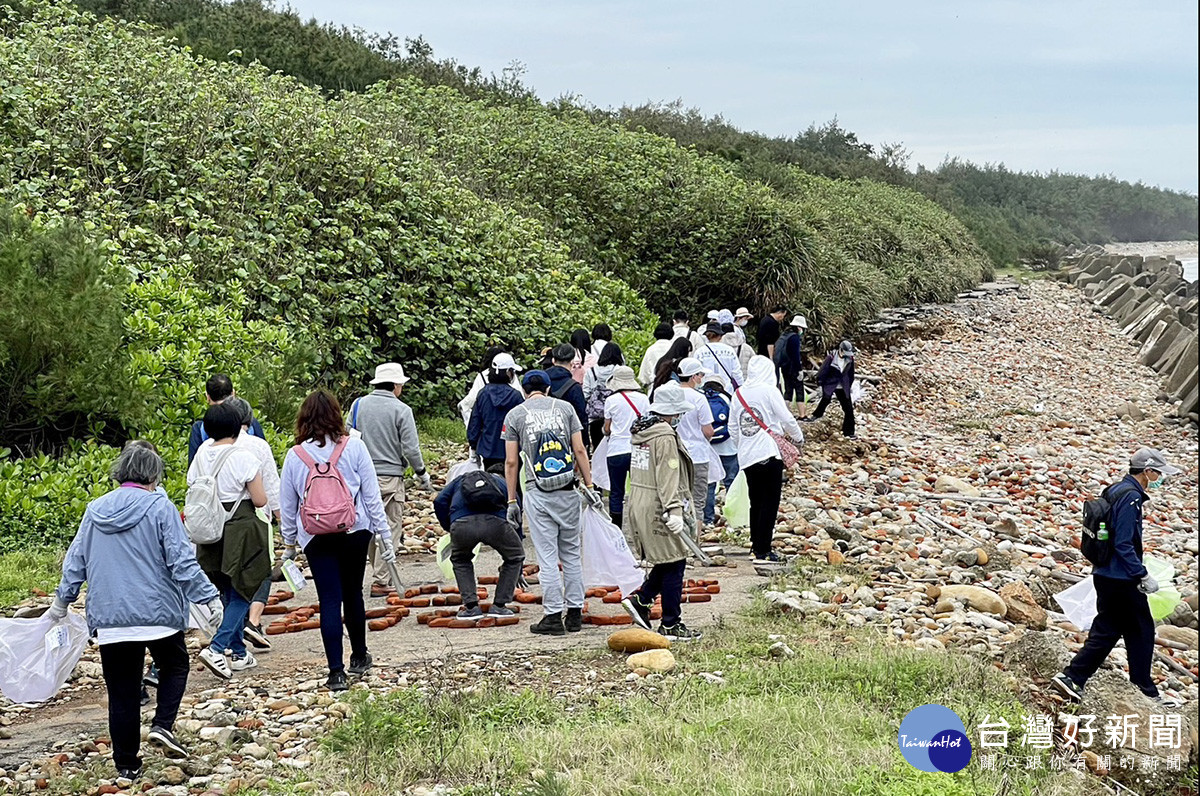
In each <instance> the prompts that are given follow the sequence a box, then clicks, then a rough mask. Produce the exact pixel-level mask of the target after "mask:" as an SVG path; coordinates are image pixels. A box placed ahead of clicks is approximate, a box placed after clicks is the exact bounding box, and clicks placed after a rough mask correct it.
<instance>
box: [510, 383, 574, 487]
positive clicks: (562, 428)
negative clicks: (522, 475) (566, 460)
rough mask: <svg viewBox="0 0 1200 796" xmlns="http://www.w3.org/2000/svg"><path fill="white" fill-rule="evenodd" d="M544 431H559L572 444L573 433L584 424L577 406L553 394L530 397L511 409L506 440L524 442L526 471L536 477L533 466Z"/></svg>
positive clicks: (522, 447)
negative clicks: (539, 437)
mask: <svg viewBox="0 0 1200 796" xmlns="http://www.w3.org/2000/svg"><path fill="white" fill-rule="evenodd" d="M543 431H552V432H554V433H556V434H558V435H559V436H561V437H562V439H563V442H564V443H566V445H567V447H568V448H569V447H570V445H571V435H572V434H575V433H576V432H582V431H583V424H582V423H580V422H579V415H578V414H576V413H575V407H573V406H571V404H569V403H567V402H566V401H560V400H559V399H557V398H551V397H549V396H547V397H537V398H529V399H527V400H526V401H525V403H523V404H521V405H520V406H515V407H513V408H512V409H510V410H509V412H508V414H507V415H505V417H504V432H503V434H502V436H503V437H504V441H505V442H515V443H517V444H518V445H519V446H520V448H521V458H522V459H524V460H525V472H526V473H527V474H528V476H529V478H530V480H533V479H534V477H535V476H534V473H533V469H532V468H533V463H534V462H535V461H536V460H537V456H538V435H540V434H541V433H542V432H543Z"/></svg>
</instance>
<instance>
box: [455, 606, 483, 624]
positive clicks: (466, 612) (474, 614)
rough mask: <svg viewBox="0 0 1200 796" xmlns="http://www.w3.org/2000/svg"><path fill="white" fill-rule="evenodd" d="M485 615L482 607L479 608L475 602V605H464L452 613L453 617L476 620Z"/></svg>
mask: <svg viewBox="0 0 1200 796" xmlns="http://www.w3.org/2000/svg"><path fill="white" fill-rule="evenodd" d="M485 616H487V614H485V613H484V612H483V609H482V608H480V607H479V605H478V603H477V604H475V605H464V606H463V607H462V608H459V609H458V613H457V614H455V615H454V618H455V619H469V620H471V621H478V620H480V619H483V617H485Z"/></svg>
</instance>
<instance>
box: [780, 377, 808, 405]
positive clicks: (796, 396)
mask: <svg viewBox="0 0 1200 796" xmlns="http://www.w3.org/2000/svg"><path fill="white" fill-rule="evenodd" d="M781 373H782V374H783V400H785V401H803V400H804V379H803V378H801V375H800V371H799V370H784V371H781Z"/></svg>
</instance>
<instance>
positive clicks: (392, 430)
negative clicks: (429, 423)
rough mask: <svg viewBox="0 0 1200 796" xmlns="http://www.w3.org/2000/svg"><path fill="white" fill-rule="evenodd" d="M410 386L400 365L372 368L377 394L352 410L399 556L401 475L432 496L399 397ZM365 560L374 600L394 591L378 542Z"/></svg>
mask: <svg viewBox="0 0 1200 796" xmlns="http://www.w3.org/2000/svg"><path fill="white" fill-rule="evenodd" d="M406 383H408V377H407V376H405V375H404V368H403V367H402V366H401V365H400V363H398V362H385V363H383V364H382V365H380V366H379V367H377V368H375V378H373V379H371V385H372V386H373V387H374V388H375V390H374V391H373V392H371V393H369V394H367V395H364V396H362V397H360V398H356V399H355V400H354V403H352V404H351V405H350V428H351V429H353V430H356V431H358V432H359V433H360V434H361V435H362V441H363V444H364V445H366V446H367V451H368V452H369V453H370V454H371V461H372V462H373V463H374V465H375V475H376V477H377V479H378V481H379V492H380V495H381V497H382V498H383V506H384V512H385V514H386V515H387V520H388V525H389V526H390V528H391V532H392V533H391V542H392V545H393V549H394V550H395V552H397V553H398V552H400V549H401V546H402V544H403V542H404V528H403V519H404V499H405V495H404V471H405V469H406V468H408V467H412V468H413V473H415V474H416V476H417V481H418V482H419V483H420V485H421V489H422V491H425V492H433V482H432V480H431V479H430V477H429V473H428V472H427V471H426V470H425V459H424V457H423V456H422V455H421V443H420V440H419V439H418V437H417V421H416V419H415V418H414V417H413V411H412V408H410V407H409V405H408V404H406V403H404V402H403V401H401V400H400V392H401V391H402V390H403V389H404V385H405V384H406ZM367 555H368V557H369V559H370V561H371V564H372V569H373V578H374V580H373V582H372V584H371V596H372V597H385V596H387V595H388V594H390V593H391V592H392V591H394V589H393V587H392V586H391V585H390V584H391V573H390V571H389V569H388V562H387V560H385V558H384V557H383V556H382V555H381V554H380V551H379V550H378V549H377V537H376V536H372V537H371V540H370V545H369V549H368V551H367Z"/></svg>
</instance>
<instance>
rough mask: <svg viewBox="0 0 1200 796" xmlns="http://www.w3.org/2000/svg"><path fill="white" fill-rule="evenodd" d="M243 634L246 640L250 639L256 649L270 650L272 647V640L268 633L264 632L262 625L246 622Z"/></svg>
mask: <svg viewBox="0 0 1200 796" xmlns="http://www.w3.org/2000/svg"><path fill="white" fill-rule="evenodd" d="M242 635H243V636H245V638H246V641H249V642H250V644H251V646H253V647H254V648H255V649H260V650H269V649H271V640H270V639H268V638H267V634H266V633H264V632H263V629H262V625H252V624H250V623H249V622H247V623H246V627H245V628H243V630H242Z"/></svg>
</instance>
